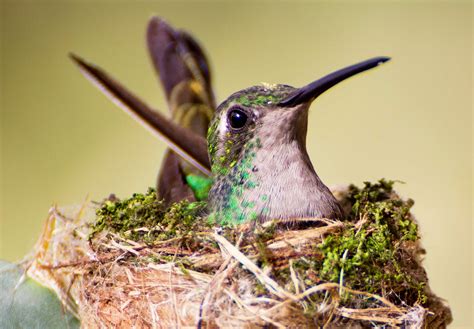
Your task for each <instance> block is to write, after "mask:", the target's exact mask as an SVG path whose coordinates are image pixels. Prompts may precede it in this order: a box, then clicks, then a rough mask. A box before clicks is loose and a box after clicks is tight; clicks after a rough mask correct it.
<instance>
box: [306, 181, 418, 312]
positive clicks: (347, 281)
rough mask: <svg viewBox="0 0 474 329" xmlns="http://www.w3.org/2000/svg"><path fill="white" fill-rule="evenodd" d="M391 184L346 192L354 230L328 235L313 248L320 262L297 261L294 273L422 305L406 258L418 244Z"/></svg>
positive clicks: (413, 227)
mask: <svg viewBox="0 0 474 329" xmlns="http://www.w3.org/2000/svg"><path fill="white" fill-rule="evenodd" d="M393 184H394V182H393V181H386V180H384V179H382V180H380V181H379V182H377V183H368V182H366V183H365V186H364V187H363V188H361V189H360V188H357V187H355V186H353V185H352V186H350V188H349V194H348V198H349V200H350V201H351V204H352V212H351V214H350V216H349V220H350V221H351V222H352V223H356V224H350V225H346V226H345V228H344V229H343V230H342V232H341V233H340V234H334V235H328V236H327V237H326V238H325V239H324V240H323V241H322V243H320V244H319V245H318V246H317V248H318V249H319V251H320V252H321V254H322V259H321V260H316V259H310V260H307V259H304V260H299V261H298V262H297V266H299V268H300V270H304V271H308V270H313V271H314V272H316V273H317V277H318V280H322V281H331V282H336V283H339V284H341V285H344V286H346V287H348V288H351V289H356V290H362V291H365V292H369V293H374V294H380V295H382V296H386V297H388V298H390V299H392V300H394V301H397V300H403V301H404V302H405V303H407V304H410V305H414V304H415V303H421V304H423V303H424V302H425V301H426V295H425V284H426V281H425V280H426V278H425V277H424V276H420V275H418V274H417V273H415V272H413V273H410V271H414V270H413V266H412V263H413V262H414V259H415V258H416V256H415V255H413V254H409V253H407V250H410V248H409V244H410V243H411V244H414V243H415V242H416V241H417V240H418V239H419V236H418V227H417V224H416V223H415V222H414V220H413V218H412V217H411V214H410V208H411V207H412V206H413V204H414V202H413V200H407V201H404V200H402V199H400V198H399V197H398V196H397V195H396V194H395V193H394V192H393ZM307 281H308V280H307ZM309 281H310V280H309ZM307 283H311V282H307ZM346 302H349V301H346Z"/></svg>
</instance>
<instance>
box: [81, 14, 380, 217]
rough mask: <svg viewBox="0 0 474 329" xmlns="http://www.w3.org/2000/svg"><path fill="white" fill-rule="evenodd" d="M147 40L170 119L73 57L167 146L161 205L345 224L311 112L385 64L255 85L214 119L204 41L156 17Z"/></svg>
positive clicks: (213, 214)
mask: <svg viewBox="0 0 474 329" xmlns="http://www.w3.org/2000/svg"><path fill="white" fill-rule="evenodd" d="M147 37H148V45H149V49H150V53H151V57H152V60H153V63H154V65H155V68H156V70H157V72H158V74H159V75H160V78H161V81H162V85H163V88H164V90H165V94H166V97H167V100H168V103H169V104H170V108H171V110H172V116H173V118H172V119H171V120H170V119H166V118H165V117H163V116H162V115H161V114H159V113H158V112H156V111H153V110H152V109H151V108H149V107H148V106H147V105H146V104H145V103H144V102H142V101H140V100H139V99H138V98H137V97H136V96H134V95H133V94H132V93H131V92H129V91H127V90H126V89H125V87H123V86H122V85H121V84H120V83H118V82H117V81H115V80H114V79H113V78H112V77H110V76H109V75H108V74H107V73H105V72H104V71H103V70H101V69H99V68H97V67H95V66H93V65H90V64H87V63H86V62H85V61H83V60H82V59H80V58H78V57H77V56H74V55H72V58H73V59H74V60H75V62H76V63H77V64H78V65H79V67H80V69H81V71H82V72H83V73H84V74H85V75H86V77H87V78H89V79H90V80H91V81H92V82H93V83H94V84H96V85H97V86H99V87H100V90H101V91H103V92H105V93H106V94H107V95H108V96H111V97H112V98H113V99H114V100H115V101H118V103H119V104H120V105H122V107H123V108H124V109H125V110H126V111H127V112H129V113H131V114H132V115H133V116H134V117H135V118H138V119H139V120H140V121H141V122H142V123H143V124H144V125H146V126H147V127H151V129H152V131H153V132H154V133H156V134H157V135H158V136H161V137H162V138H163V139H164V140H165V141H166V142H167V144H168V146H169V147H170V149H171V150H170V151H168V153H167V155H166V157H165V161H164V163H163V166H162V170H161V173H160V175H159V179H158V190H159V191H158V192H159V196H160V197H161V198H163V199H164V200H165V202H167V203H168V204H169V203H172V202H176V201H179V200H182V199H187V200H191V201H192V200H196V199H197V200H203V199H207V202H208V211H209V216H210V218H212V219H213V220H214V221H215V222H216V223H218V224H220V225H232V226H234V225H239V224H243V223H255V222H258V221H259V222H265V221H268V220H272V219H285V220H287V221H289V222H290V223H291V221H292V220H294V219H297V218H308V217H311V218H312V217H319V218H331V219H335V218H342V217H343V213H342V210H341V207H340V206H339V204H338V202H337V201H336V199H335V198H334V196H333V195H332V193H331V192H330V190H329V189H328V188H327V187H326V185H325V184H324V183H323V182H322V181H321V179H320V178H319V177H318V175H317V174H316V171H315V169H314V167H313V165H312V163H311V161H310V158H309V156H308V153H307V151H306V134H307V126H308V111H309V107H310V105H311V103H312V101H313V100H314V99H316V98H317V97H318V96H319V95H320V94H322V93H323V92H325V91H326V90H328V89H329V88H331V87H332V86H334V85H335V84H337V83H339V82H341V81H343V80H345V79H347V78H349V77H351V76H353V75H355V74H358V73H360V72H363V71H366V70H368V69H371V68H373V67H376V66H377V65H379V64H380V63H383V62H386V61H387V60H389V59H388V58H387V57H376V58H372V59H369V60H366V61H364V62H361V63H358V64H355V65H351V66H348V67H346V68H344V69H341V70H338V71H336V72H333V73H331V74H329V75H327V76H325V77H323V78H321V79H318V80H316V81H314V82H312V83H310V84H308V85H306V86H303V87H301V88H294V87H291V86H287V85H267V84H265V85H262V86H254V87H250V88H247V89H244V90H242V91H239V92H237V93H234V94H233V95H231V96H230V97H228V98H227V99H226V100H225V101H224V102H222V103H221V104H220V105H219V106H218V107H217V108H216V109H215V112H214V108H215V105H214V99H213V94H212V90H211V85H210V75H209V69H208V65H207V60H206V58H205V56H204V54H203V52H202V50H201V48H200V47H199V45H198V43H197V42H196V41H195V40H194V39H193V38H192V37H191V36H190V35H189V34H187V33H184V32H182V31H177V30H173V29H172V28H171V27H170V26H169V25H167V24H166V23H164V22H163V21H162V20H159V19H158V18H153V19H152V20H151V21H150V24H149V28H148V33H147ZM213 112H214V113H213ZM212 113H213V116H212V120H211V121H210V125H209V129H208V130H207V125H208V124H209V120H210V119H211V115H212ZM206 130H207V147H206V140H205V139H204V138H203V135H205V132H206ZM178 155H179V156H178ZM211 184H212V186H211ZM209 188H210V190H209ZM208 192H209V194H208Z"/></svg>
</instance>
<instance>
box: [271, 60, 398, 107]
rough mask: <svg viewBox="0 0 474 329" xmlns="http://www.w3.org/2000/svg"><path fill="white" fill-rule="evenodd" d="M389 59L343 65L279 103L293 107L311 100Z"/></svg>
mask: <svg viewBox="0 0 474 329" xmlns="http://www.w3.org/2000/svg"><path fill="white" fill-rule="evenodd" d="M389 60H390V57H375V58H371V59H368V60H366V61H363V62H360V63H357V64H354V65H351V66H348V67H345V68H343V69H340V70H338V71H336V72H333V73H331V74H328V75H326V76H325V77H323V78H321V79H318V80H316V81H313V82H311V83H310V84H309V85H306V86H304V87H301V88H299V89H297V90H295V91H294V92H293V93H291V94H290V95H289V96H288V97H287V98H285V99H284V100H282V101H281V102H280V103H279V105H280V106H285V107H293V106H296V105H298V104H302V103H306V102H309V101H313V100H314V99H315V98H316V97H318V96H319V95H321V94H322V93H324V92H325V91H326V90H328V89H329V88H331V87H333V86H335V85H336V84H338V83H339V82H341V81H343V80H345V79H347V78H350V77H351V76H353V75H356V74H358V73H361V72H364V71H366V70H369V69H371V68H374V67H376V66H378V65H379V64H382V63H385V62H387V61H389Z"/></svg>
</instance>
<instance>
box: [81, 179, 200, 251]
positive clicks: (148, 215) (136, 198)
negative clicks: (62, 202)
mask: <svg viewBox="0 0 474 329" xmlns="http://www.w3.org/2000/svg"><path fill="white" fill-rule="evenodd" d="M205 205H206V204H205V203H204V202H188V201H181V202H178V203H175V204H172V205H171V206H170V207H168V208H166V207H165V205H164V204H163V202H162V201H158V200H157V196H156V191H155V190H154V189H152V188H150V189H149V190H148V192H147V193H146V194H141V193H135V194H133V195H132V197H131V198H129V199H124V200H110V199H109V200H106V201H104V202H103V203H102V205H101V207H100V208H99V209H97V212H96V215H97V219H96V221H95V223H94V224H93V227H92V233H91V235H90V237H91V238H92V237H93V236H94V235H95V234H97V233H98V232H101V231H104V230H106V231H110V232H114V233H118V234H119V235H121V236H122V237H124V238H127V239H131V240H134V241H141V242H145V243H147V244H153V243H154V242H157V241H165V240H168V239H172V238H175V237H184V236H186V235H189V234H191V233H192V232H198V231H199V230H200V229H201V230H202V229H203V228H204V227H206V226H207V224H206V221H204V220H202V218H201V214H202V212H203V209H204V208H205Z"/></svg>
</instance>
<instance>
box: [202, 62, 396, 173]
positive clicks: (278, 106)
mask: <svg viewBox="0 0 474 329" xmlns="http://www.w3.org/2000/svg"><path fill="white" fill-rule="evenodd" d="M388 60H389V58H388V57H376V58H373V59H369V60H366V61H364V62H361V63H358V64H355V65H352V66H349V67H346V68H344V69H341V70H338V71H336V72H333V73H331V74H329V75H327V76H325V77H323V78H321V79H318V80H316V81H313V82H311V83H310V84H308V85H306V86H304V87H301V88H294V87H291V86H288V85H280V84H278V85H270V84H263V85H261V86H254V87H250V88H247V89H244V90H241V91H238V92H236V93H234V94H232V95H231V96H230V97H229V98H227V99H226V100H225V101H224V102H222V104H220V105H219V106H218V108H217V110H216V113H215V114H214V118H213V120H212V122H211V124H210V127H209V130H208V136H207V137H208V138H207V139H208V147H209V156H210V159H211V164H212V171H213V173H214V175H217V176H219V175H226V174H227V173H228V172H229V171H230V170H232V168H233V167H234V166H236V165H237V164H238V163H239V162H241V161H242V159H245V158H248V155H251V154H253V153H255V152H256V150H257V149H259V148H268V147H270V148H272V147H274V148H276V149H279V148H281V147H282V146H283V145H285V144H288V143H295V147H299V148H302V151H305V141H306V132H307V120H308V109H309V107H310V105H311V103H312V102H313V100H314V99H316V98H317V97H318V96H319V95H321V94H322V93H323V92H325V91H326V90H328V89H329V88H331V87H332V86H334V85H336V84H337V83H339V82H341V81H343V80H345V79H347V78H349V77H351V76H353V75H355V74H357V73H360V72H363V71H365V70H368V69H370V68H373V67H375V66H377V65H378V64H381V63H383V62H386V61H388ZM269 160H270V161H271V159H269ZM245 165H247V166H249V168H248V169H251V168H250V167H251V164H250V163H246V164H245Z"/></svg>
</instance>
